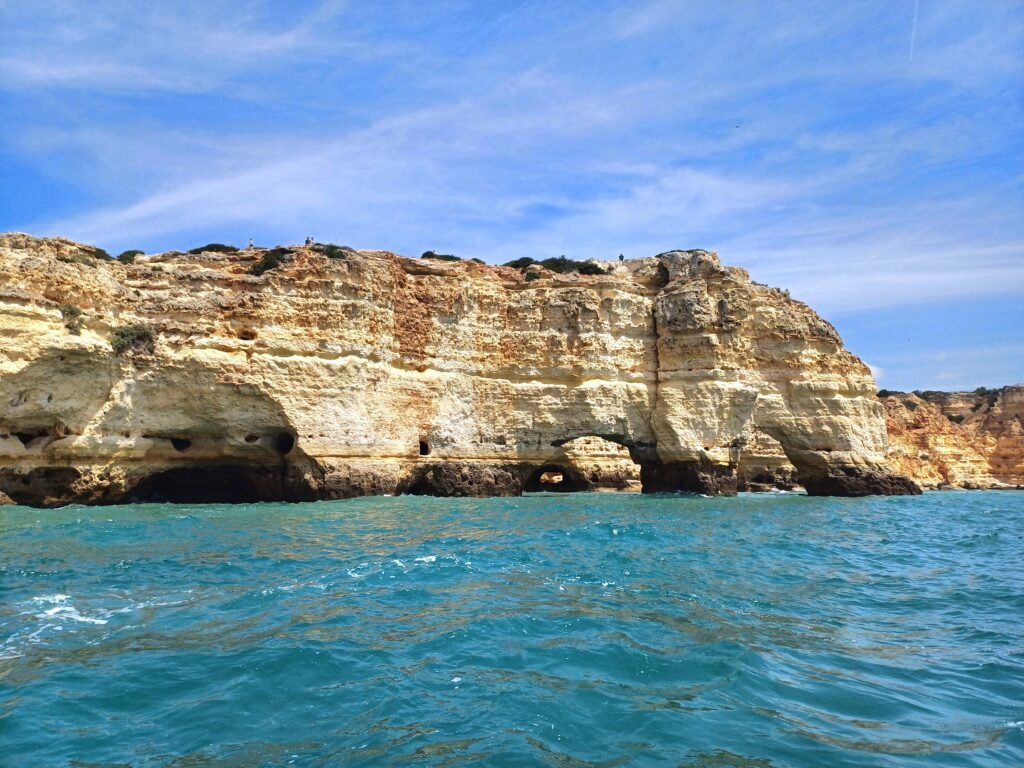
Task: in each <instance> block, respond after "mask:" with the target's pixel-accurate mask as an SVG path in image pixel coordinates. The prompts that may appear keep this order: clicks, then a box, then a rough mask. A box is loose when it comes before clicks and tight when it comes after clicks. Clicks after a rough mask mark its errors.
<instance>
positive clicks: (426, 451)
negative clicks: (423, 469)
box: [420, 440, 430, 456]
mask: <svg viewBox="0 0 1024 768" xmlns="http://www.w3.org/2000/svg"><path fill="white" fill-rule="evenodd" d="M429 455H430V446H429V445H428V444H427V443H426V442H424V441H423V440H420V456H429Z"/></svg>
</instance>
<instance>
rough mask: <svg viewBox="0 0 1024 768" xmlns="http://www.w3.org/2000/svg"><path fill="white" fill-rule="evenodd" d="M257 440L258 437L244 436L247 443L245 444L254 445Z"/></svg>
mask: <svg viewBox="0 0 1024 768" xmlns="http://www.w3.org/2000/svg"><path fill="white" fill-rule="evenodd" d="M259 439H260V436H259V435H246V436H245V442H247V443H255V442H256V441H257V440H259Z"/></svg>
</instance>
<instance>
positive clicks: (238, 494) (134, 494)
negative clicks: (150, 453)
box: [130, 465, 284, 504]
mask: <svg viewBox="0 0 1024 768" xmlns="http://www.w3.org/2000/svg"><path fill="white" fill-rule="evenodd" d="M279 478H280V475H279V473H278V472H277V471H276V468H273V467H263V466H255V465H253V466H249V465H227V466H225V465H218V466H190V467H175V468H173V469H168V470H165V471H163V472H157V473H155V474H152V475H150V476H149V477H146V478H145V479H143V480H142V482H140V483H139V484H138V485H137V486H136V487H135V488H133V489H132V491H131V494H130V496H131V500H132V501H136V502H167V503H171V504H242V503H251V502H257V501H280V500H282V499H283V498H284V489H283V488H282V484H281V482H280V479H279Z"/></svg>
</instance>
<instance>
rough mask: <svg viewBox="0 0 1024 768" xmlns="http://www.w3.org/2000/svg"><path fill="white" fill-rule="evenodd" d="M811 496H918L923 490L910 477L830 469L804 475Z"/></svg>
mask: <svg viewBox="0 0 1024 768" xmlns="http://www.w3.org/2000/svg"><path fill="white" fill-rule="evenodd" d="M800 482H801V483H802V484H803V486H804V488H806V489H807V495H808V496H917V495H919V494H920V493H921V486H919V485H918V484H917V483H915V482H914V481H913V480H911V479H910V478H908V477H904V476H903V475H895V474H892V473H891V472H887V471H885V470H879V469H869V468H867V467H827V468H825V469H822V470H820V471H815V472H803V473H801V475H800Z"/></svg>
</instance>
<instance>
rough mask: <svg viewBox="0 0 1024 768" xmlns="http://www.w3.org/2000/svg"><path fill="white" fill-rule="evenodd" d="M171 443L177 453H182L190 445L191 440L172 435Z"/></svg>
mask: <svg viewBox="0 0 1024 768" xmlns="http://www.w3.org/2000/svg"><path fill="white" fill-rule="evenodd" d="M171 445H172V446H173V448H174V450H176V451H177V452H178V453H184V452H185V451H187V450H188V449H189V448H191V447H192V441H191V440H189V439H188V438H187V437H172V438H171Z"/></svg>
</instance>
